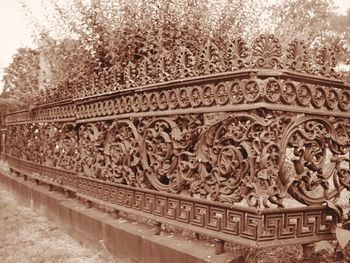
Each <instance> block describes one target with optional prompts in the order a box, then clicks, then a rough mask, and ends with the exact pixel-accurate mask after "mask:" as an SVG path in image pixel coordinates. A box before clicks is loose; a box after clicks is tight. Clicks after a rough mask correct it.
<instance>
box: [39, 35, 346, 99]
mask: <svg viewBox="0 0 350 263" xmlns="http://www.w3.org/2000/svg"><path fill="white" fill-rule="evenodd" d="M191 45H192V46H191ZM308 46H309V45H308V43H306V42H305V41H301V40H297V39H296V40H294V41H292V42H291V43H290V44H289V45H287V46H285V47H284V46H282V45H281V43H280V42H279V40H278V39H277V38H276V37H275V36H274V35H268V34H266V35H261V36H260V37H258V38H257V39H256V40H255V41H254V42H253V43H252V47H251V48H248V46H247V44H246V42H245V41H244V40H243V39H242V38H240V37H237V38H236V39H232V41H228V40H226V41H221V42H218V43H217V40H215V39H213V40H208V39H203V40H201V46H200V47H198V45H197V44H194V42H193V44H191V42H189V43H187V44H186V46H178V47H172V48H170V47H169V49H168V48H167V47H163V46H161V45H160V44H159V43H154V45H153V47H152V48H151V49H150V50H149V52H147V55H143V56H139V58H138V59H136V60H135V61H121V62H120V64H117V65H114V66H113V67H112V68H110V69H108V70H107V69H103V70H101V71H100V72H99V73H93V74H91V75H89V76H87V75H85V74H84V73H81V75H80V76H77V77H76V78H75V79H74V80H72V81H71V82H70V83H68V84H67V86H66V87H63V86H58V87H51V88H50V89H48V90H47V91H45V92H43V94H41V96H40V97H39V98H38V100H39V104H45V103H51V102H55V101H61V100H62V101H63V100H66V99H72V98H76V99H77V98H82V97H86V96H91V95H96V94H105V93H110V92H121V91H123V90H128V89H132V88H135V87H139V86H145V85H152V84H160V83H167V82H169V81H174V80H180V79H187V78H190V77H193V76H208V75H211V74H217V73H227V72H232V71H237V70H243V69H247V70H249V69H256V68H263V69H281V70H290V71H294V72H300V73H306V74H311V75H313V76H315V77H316V76H322V77H327V78H334V79H339V78H340V77H341V76H340V74H338V73H337V72H336V71H335V67H336V58H335V51H334V50H333V48H332V47H329V46H326V47H319V48H317V49H315V50H311V51H309V49H308Z"/></svg>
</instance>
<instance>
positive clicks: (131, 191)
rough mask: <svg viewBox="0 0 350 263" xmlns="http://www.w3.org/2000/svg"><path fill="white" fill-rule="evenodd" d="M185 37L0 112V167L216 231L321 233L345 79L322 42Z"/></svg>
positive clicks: (335, 185) (328, 216)
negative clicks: (0, 127) (1, 138)
mask: <svg viewBox="0 0 350 263" xmlns="http://www.w3.org/2000/svg"><path fill="white" fill-rule="evenodd" d="M196 50H200V52H197V53H195V52H192V51H191V47H178V48H177V49H174V50H172V51H167V50H164V51H162V52H163V53H159V52H158V53H156V55H154V56H151V57H144V58H141V59H140V60H139V61H138V62H137V63H131V62H130V63H128V64H127V65H125V66H124V68H123V70H121V71H120V72H118V74H116V73H111V72H107V71H106V72H104V73H103V74H102V75H100V76H90V77H86V78H85V79H80V80H79V81H78V82H77V83H75V84H74V83H73V84H74V85H73V84H72V86H71V87H68V88H66V89H65V90H64V91H65V92H62V91H63V90H62V89H61V87H58V88H57V89H53V91H52V93H50V94H49V93H47V94H46V95H43V97H42V104H40V105H37V106H36V107H34V108H33V109H32V110H31V111H22V112H16V113H12V114H9V115H8V116H7V118H6V123H7V138H6V143H7V144H6V156H7V159H8V162H9V164H10V167H11V168H12V169H13V170H14V171H17V172H19V173H21V174H24V175H26V176H30V177H32V178H34V179H36V180H40V181H43V182H46V183H47V184H49V185H51V186H52V185H55V186H58V187H61V188H63V189H65V190H66V191H70V192H73V193H75V194H76V195H77V196H79V197H81V198H83V199H86V200H89V201H91V202H96V203H99V204H103V205H105V206H108V207H112V208H114V209H116V210H120V211H125V212H128V213H133V214H137V215H139V216H142V217H145V218H149V219H153V220H155V221H157V222H160V223H166V224H171V225H175V226H179V227H182V228H186V229H190V230H193V231H195V232H198V233H204V234H206V235H208V236H211V237H214V238H218V239H220V240H226V241H232V242H236V243H240V244H243V245H249V246H260V247H268V246H275V245H282V244H291V243H294V244H298V243H299V244H306V243H311V242H314V241H318V240H323V239H332V238H334V233H333V232H332V225H334V224H335V223H336V222H337V220H338V218H337V215H336V214H335V213H334V212H332V211H331V210H330V209H328V208H327V207H326V206H324V205H323V204H324V202H325V201H334V202H335V201H336V200H337V199H338V198H339V197H340V196H341V193H342V191H343V189H346V190H349V189H350V175H349V172H350V170H349V163H350V159H349V146H350V140H349V135H350V113H349V112H350V100H349V98H350V90H349V88H350V87H349V86H347V85H345V84H344V83H343V82H342V81H341V79H340V75H339V74H338V73H336V71H335V66H336V63H335V62H336V61H335V57H334V52H333V50H332V49H331V48H330V47H321V48H319V49H318V50H316V51H315V52H309V51H308V47H307V46H306V45H305V43H304V42H302V41H299V40H295V41H293V42H292V43H291V44H290V45H289V46H288V48H286V49H284V48H283V47H282V45H281V44H280V43H279V40H278V39H277V38H276V37H274V36H273V35H261V36H260V37H259V38H258V39H256V41H255V42H254V43H253V45H252V48H251V49H248V48H247V47H246V45H245V43H244V41H243V40H242V39H240V38H238V39H236V40H235V41H233V42H232V43H231V44H230V45H229V46H228V49H225V50H222V49H219V48H217V46H215V45H214V44H213V43H210V42H207V43H204V44H203V47H202V48H200V49H198V47H197V48H196ZM96 78H97V80H96ZM54 96H56V97H54Z"/></svg>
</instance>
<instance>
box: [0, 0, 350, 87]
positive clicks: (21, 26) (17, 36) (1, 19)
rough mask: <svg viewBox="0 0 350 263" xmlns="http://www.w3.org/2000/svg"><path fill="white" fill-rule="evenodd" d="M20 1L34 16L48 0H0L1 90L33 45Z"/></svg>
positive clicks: (344, 3)
mask: <svg viewBox="0 0 350 263" xmlns="http://www.w3.org/2000/svg"><path fill="white" fill-rule="evenodd" d="M20 1H22V2H25V3H26V4H27V5H28V6H29V7H30V8H31V10H32V12H33V14H34V16H40V1H46V0H0V36H1V40H0V91H1V90H2V88H3V87H2V85H3V84H2V81H1V80H2V73H3V69H4V68H5V67H6V66H7V65H8V64H9V63H10V62H11V60H12V56H13V55H14V54H15V53H16V50H17V49H18V48H20V47H28V46H32V45H33V40H32V39H33V38H32V37H31V35H32V31H31V29H30V26H29V24H30V22H29V21H28V17H26V16H25V14H24V11H23V8H22V7H21V4H20ZM131 1H132V0H131ZM299 1H302V0H299ZM333 2H334V3H335V5H336V6H338V7H339V8H338V11H339V13H343V14H345V13H346V10H347V9H349V8H350V0H333Z"/></svg>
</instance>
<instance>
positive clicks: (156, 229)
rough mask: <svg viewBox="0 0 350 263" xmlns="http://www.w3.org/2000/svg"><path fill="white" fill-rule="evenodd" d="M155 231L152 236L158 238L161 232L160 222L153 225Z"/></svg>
mask: <svg viewBox="0 0 350 263" xmlns="http://www.w3.org/2000/svg"><path fill="white" fill-rule="evenodd" d="M155 227H156V228H155V230H154V234H155V235H156V236H159V235H160V232H161V231H162V224H161V223H160V222H156V223H155Z"/></svg>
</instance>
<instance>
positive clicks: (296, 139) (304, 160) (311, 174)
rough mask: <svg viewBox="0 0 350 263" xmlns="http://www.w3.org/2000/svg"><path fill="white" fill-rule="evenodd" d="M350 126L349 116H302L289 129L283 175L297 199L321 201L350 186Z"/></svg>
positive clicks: (282, 166) (336, 196)
mask: <svg viewBox="0 0 350 263" xmlns="http://www.w3.org/2000/svg"><path fill="white" fill-rule="evenodd" d="M349 127H350V124H349V122H348V120H328V119H326V118H322V117H302V118H300V119H298V120H296V122H295V123H294V124H293V125H291V126H290V127H289V128H288V129H287V130H286V132H285V135H284V136H283V140H282V143H281V145H282V148H283V149H284V153H283V156H282V158H281V171H280V178H281V181H282V184H283V185H285V186H287V187H289V192H290V194H291V195H292V196H293V197H294V198H295V199H296V200H298V201H300V202H301V203H304V204H307V205H313V204H322V203H323V202H324V201H325V200H334V199H337V198H338V197H339V195H340V192H341V190H342V189H344V188H347V189H349V182H350V177H349V176H348V175H349V172H350V170H349V168H348V167H349V159H348V155H349V142H350V137H349V131H350V130H349Z"/></svg>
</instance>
